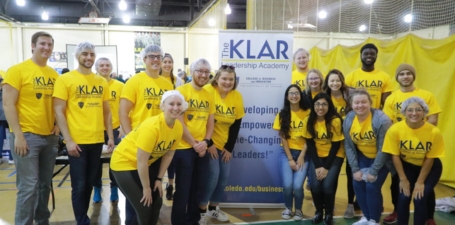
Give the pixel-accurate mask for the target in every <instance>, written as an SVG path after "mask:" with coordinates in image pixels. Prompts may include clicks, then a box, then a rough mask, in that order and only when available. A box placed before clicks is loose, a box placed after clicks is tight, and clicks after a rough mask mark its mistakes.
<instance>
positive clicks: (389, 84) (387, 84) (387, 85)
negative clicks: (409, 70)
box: [382, 73, 395, 93]
mask: <svg viewBox="0 0 455 225" xmlns="http://www.w3.org/2000/svg"><path fill="white" fill-rule="evenodd" d="M384 77H385V80H384V81H385V82H384V87H383V89H382V93H385V92H392V91H394V89H395V88H394V86H393V82H392V80H391V79H390V76H389V75H388V74H386V73H385V76H384Z"/></svg>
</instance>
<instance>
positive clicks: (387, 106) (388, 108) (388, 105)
mask: <svg viewBox="0 0 455 225" xmlns="http://www.w3.org/2000/svg"><path fill="white" fill-rule="evenodd" d="M393 98H394V96H393V94H392V95H391V96H389V97H387V99H386V100H385V103H384V108H383V109H382V111H383V112H384V114H386V116H388V117H389V119H390V120H391V121H395V120H396V118H395V112H394V110H393Z"/></svg>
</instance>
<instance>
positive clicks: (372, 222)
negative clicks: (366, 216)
mask: <svg viewBox="0 0 455 225" xmlns="http://www.w3.org/2000/svg"><path fill="white" fill-rule="evenodd" d="M367 224H368V225H380V224H379V223H376V220H373V219H370V221H368V223H367Z"/></svg>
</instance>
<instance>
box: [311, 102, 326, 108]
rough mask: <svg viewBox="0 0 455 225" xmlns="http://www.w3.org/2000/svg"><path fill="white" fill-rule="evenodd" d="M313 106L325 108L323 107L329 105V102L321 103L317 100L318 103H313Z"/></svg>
mask: <svg viewBox="0 0 455 225" xmlns="http://www.w3.org/2000/svg"><path fill="white" fill-rule="evenodd" d="M314 107H315V108H317V107H323V108H325V107H329V104H327V103H322V104H321V103H319V102H318V103H314Z"/></svg>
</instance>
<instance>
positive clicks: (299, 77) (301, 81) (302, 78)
mask: <svg viewBox="0 0 455 225" xmlns="http://www.w3.org/2000/svg"><path fill="white" fill-rule="evenodd" d="M306 75H307V72H303V73H302V72H299V71H298V70H294V71H292V82H291V84H296V85H297V86H299V87H300V89H302V91H304V90H305V85H306Z"/></svg>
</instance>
